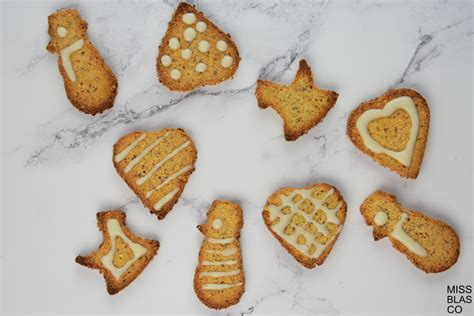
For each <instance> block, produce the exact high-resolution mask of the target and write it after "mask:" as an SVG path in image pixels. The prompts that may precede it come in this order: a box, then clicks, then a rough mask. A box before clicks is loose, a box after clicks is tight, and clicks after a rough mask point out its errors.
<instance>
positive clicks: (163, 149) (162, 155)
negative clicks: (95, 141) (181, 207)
mask: <svg viewBox="0 0 474 316" xmlns="http://www.w3.org/2000/svg"><path fill="white" fill-rule="evenodd" d="M196 158H197V150H196V147H195V145H194V142H193V140H192V139H191V138H190V137H189V136H188V135H187V134H186V133H185V132H184V131H183V130H182V129H173V128H165V129H163V130H159V131H154V132H149V131H136V132H132V133H130V134H127V135H125V136H123V137H122V138H120V139H119V140H118V141H117V143H115V145H114V149H113V162H114V166H115V169H116V170H117V172H118V174H119V175H120V177H122V179H123V180H125V182H126V183H127V184H128V186H129V187H130V189H132V191H133V192H135V194H136V195H137V196H138V197H139V198H140V200H141V201H142V202H143V204H144V205H145V206H146V207H147V208H148V209H149V210H150V212H151V213H152V214H155V215H156V216H157V217H158V219H163V218H164V217H165V216H166V215H167V214H168V212H169V211H171V209H172V208H173V205H174V204H175V203H176V202H177V201H178V199H179V197H180V196H181V193H182V192H183V190H184V187H185V185H186V183H187V182H188V178H189V176H190V175H191V173H193V172H194V163H195V161H196Z"/></svg>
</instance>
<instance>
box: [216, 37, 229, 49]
mask: <svg viewBox="0 0 474 316" xmlns="http://www.w3.org/2000/svg"><path fill="white" fill-rule="evenodd" d="M216 47H217V49H218V50H219V51H221V52H225V50H226V49H227V43H226V42H224V41H222V40H219V41H217V43H216Z"/></svg>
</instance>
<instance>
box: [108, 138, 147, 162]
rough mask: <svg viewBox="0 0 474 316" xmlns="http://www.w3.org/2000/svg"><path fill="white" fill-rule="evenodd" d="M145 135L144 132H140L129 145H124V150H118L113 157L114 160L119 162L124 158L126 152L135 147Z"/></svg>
mask: <svg viewBox="0 0 474 316" xmlns="http://www.w3.org/2000/svg"><path fill="white" fill-rule="evenodd" d="M145 137H146V135H145V134H141V135H140V137H138V138H137V139H135V140H134V141H133V142H132V143H131V144H130V145H128V146H127V147H125V149H124V150H122V151H121V152H119V153H118V154H117V155H116V156H115V158H114V160H115V162H121V161H122V160H124V159H125V158H126V157H127V156H128V154H130V152H131V151H132V150H133V148H135V147H137V146H138V143H140V142H141V141H142V140H144V139H145Z"/></svg>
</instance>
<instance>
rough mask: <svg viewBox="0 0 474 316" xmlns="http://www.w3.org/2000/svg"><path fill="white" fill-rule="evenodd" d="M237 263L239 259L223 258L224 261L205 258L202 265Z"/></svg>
mask: <svg viewBox="0 0 474 316" xmlns="http://www.w3.org/2000/svg"><path fill="white" fill-rule="evenodd" d="M233 264H237V260H223V261H208V260H203V261H202V262H201V265H203V266H220V265H233Z"/></svg>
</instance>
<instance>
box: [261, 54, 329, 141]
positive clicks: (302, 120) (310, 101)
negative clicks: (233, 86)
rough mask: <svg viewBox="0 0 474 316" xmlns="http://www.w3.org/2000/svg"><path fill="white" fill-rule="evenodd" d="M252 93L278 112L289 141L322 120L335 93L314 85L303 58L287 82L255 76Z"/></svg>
mask: <svg viewBox="0 0 474 316" xmlns="http://www.w3.org/2000/svg"><path fill="white" fill-rule="evenodd" d="M255 94H256V96H257V101H258V106H259V107H260V108H262V109H265V108H267V107H272V108H273V109H274V110H275V111H277V113H278V114H279V115H280V116H281V118H282V119H283V129H284V132H285V139H286V140H288V141H292V140H296V139H297V138H298V137H300V136H302V135H304V134H306V133H307V132H308V131H309V130H310V129H311V128H313V127H314V126H316V124H318V123H319V122H321V121H322V120H323V119H324V117H325V116H326V114H327V113H328V112H329V110H330V109H331V108H332V107H333V106H334V104H335V103H336V100H337V97H338V94H337V93H336V92H334V91H329V90H321V89H319V88H318V87H316V85H315V84H314V81H313V75H312V73H311V68H309V66H308V63H307V62H306V61H305V60H304V59H303V60H301V61H300V68H299V69H298V72H297V73H296V77H295V80H294V81H293V82H292V83H291V84H290V85H287V86H285V85H281V84H277V83H274V82H271V81H267V80H258V81H257V89H256V91H255Z"/></svg>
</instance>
